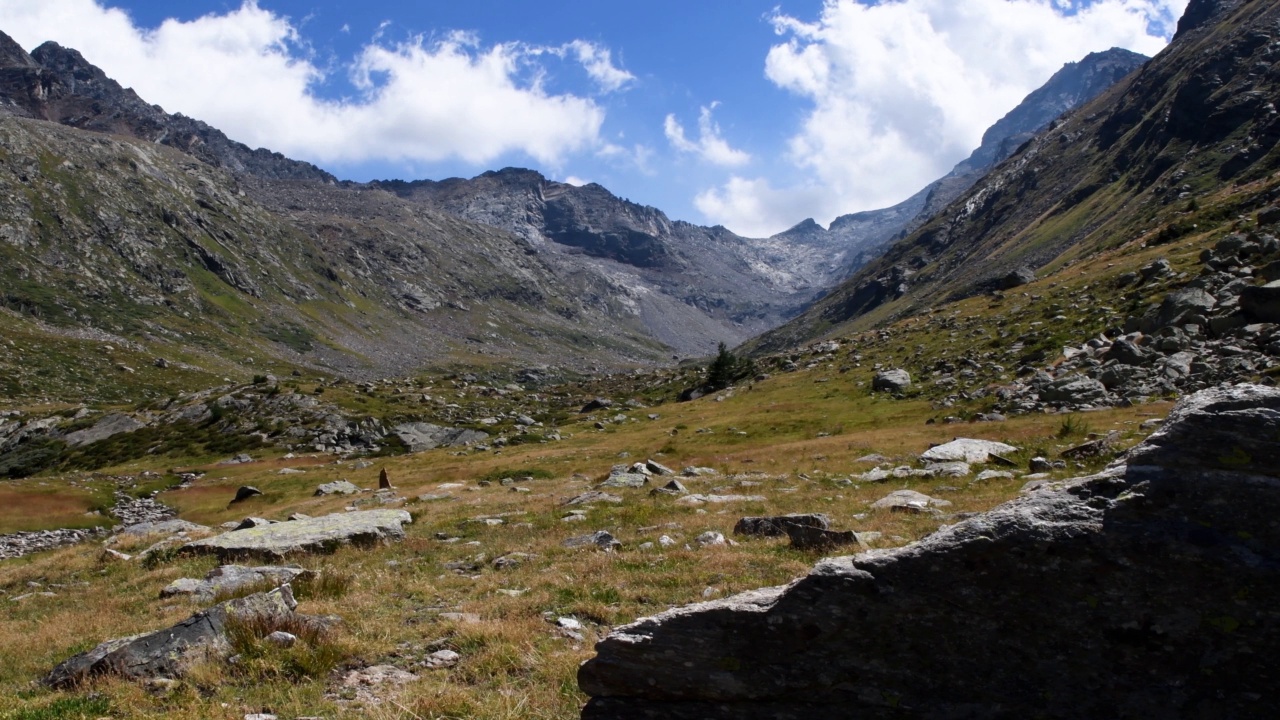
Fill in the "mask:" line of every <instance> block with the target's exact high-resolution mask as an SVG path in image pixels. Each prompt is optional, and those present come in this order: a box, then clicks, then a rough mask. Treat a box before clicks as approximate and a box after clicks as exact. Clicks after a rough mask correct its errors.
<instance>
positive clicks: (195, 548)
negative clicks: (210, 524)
mask: <svg viewBox="0 0 1280 720" xmlns="http://www.w3.org/2000/svg"><path fill="white" fill-rule="evenodd" d="M412 521H413V520H412V518H411V517H410V515H409V513H408V512H406V511H404V510H358V511H355V512H345V513H335V514H332V515H325V516H322V517H316V518H311V519H310V520H298V521H295V522H287V523H275V524H272V525H268V526H266V527H255V528H249V529H246V530H233V531H231V532H228V533H224V534H222V535H217V536H214V537H211V538H206V539H204V540H197V541H195V542H190V543H187V544H186V545H183V546H182V551H183V552H184V553H190V554H197V555H202V554H212V555H216V556H218V558H219V559H221V560H233V559H239V558H257V559H262V560H274V559H277V558H282V557H286V556H289V555H297V554H303V553H325V552H332V551H333V550H335V549H336V548H337V547H339V546H341V545H357V546H370V545H376V544H380V543H385V542H389V541H393V540H401V539H403V538H404V527H403V526H404V525H406V524H408V523H410V522H412Z"/></svg>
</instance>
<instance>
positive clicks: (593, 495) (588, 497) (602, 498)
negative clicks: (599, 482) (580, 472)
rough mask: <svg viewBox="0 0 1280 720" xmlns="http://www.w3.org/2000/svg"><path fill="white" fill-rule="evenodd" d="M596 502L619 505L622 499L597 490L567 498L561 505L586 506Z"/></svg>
mask: <svg viewBox="0 0 1280 720" xmlns="http://www.w3.org/2000/svg"><path fill="white" fill-rule="evenodd" d="M598 502H607V503H620V502H622V498H620V497H618V496H617V495H610V494H609V493H607V492H600V491H599V490H591V491H590V492H584V493H582V494H581V495H575V496H573V497H571V498H569V499H568V500H565V501H564V503H563V504H564V505H588V504H590V503H598Z"/></svg>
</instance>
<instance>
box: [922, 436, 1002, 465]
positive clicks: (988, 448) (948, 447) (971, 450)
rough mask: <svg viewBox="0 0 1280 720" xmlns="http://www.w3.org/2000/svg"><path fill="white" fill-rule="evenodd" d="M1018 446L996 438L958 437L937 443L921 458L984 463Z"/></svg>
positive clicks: (936, 460)
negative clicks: (947, 441)
mask: <svg viewBox="0 0 1280 720" xmlns="http://www.w3.org/2000/svg"><path fill="white" fill-rule="evenodd" d="M1017 451H1018V448H1016V447H1014V446H1012V445H1006V444H1004V443H1002V442H996V441H994V440H975V439H973V438H956V439H955V440H952V441H951V442H949V443H944V444H942V445H936V446H934V447H931V448H929V449H928V450H925V451H924V452H923V453H921V454H920V459H921V460H926V461H928V462H935V463H938V462H957V461H959V462H966V463H984V462H987V460H989V459H990V458H991V456H992V455H1007V454H1009V453H1013V452H1017Z"/></svg>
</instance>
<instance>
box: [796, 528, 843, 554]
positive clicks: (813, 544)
mask: <svg viewBox="0 0 1280 720" xmlns="http://www.w3.org/2000/svg"><path fill="white" fill-rule="evenodd" d="M787 537H788V538H790V539H791V547H793V548H795V549H796V550H820V551H823V552H825V551H827V550H831V549H833V548H837V547H841V546H844V545H858V544H859V542H858V535H857V533H855V532H853V531H852V530H845V531H843V532H838V531H836V530H827V529H826V528H820V527H812V526H808V525H788V526H787Z"/></svg>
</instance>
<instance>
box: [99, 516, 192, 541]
mask: <svg viewBox="0 0 1280 720" xmlns="http://www.w3.org/2000/svg"><path fill="white" fill-rule="evenodd" d="M208 531H209V528H208V527H205V526H204V525H197V524H195V523H193V522H187V521H186V520H177V519H173V520H155V521H151V522H141V523H135V524H133V525H127V526H125V527H122V528H120V529H119V530H117V531H116V535H125V536H129V537H145V536H147V535H177V534H179V533H196V532H208Z"/></svg>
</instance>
